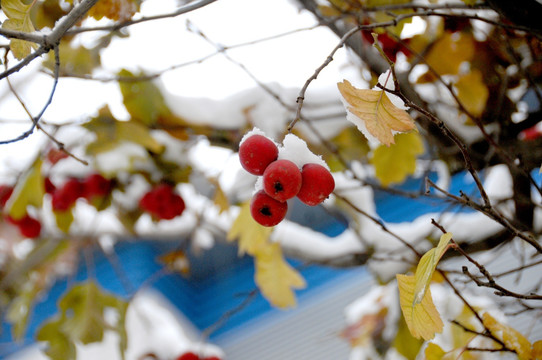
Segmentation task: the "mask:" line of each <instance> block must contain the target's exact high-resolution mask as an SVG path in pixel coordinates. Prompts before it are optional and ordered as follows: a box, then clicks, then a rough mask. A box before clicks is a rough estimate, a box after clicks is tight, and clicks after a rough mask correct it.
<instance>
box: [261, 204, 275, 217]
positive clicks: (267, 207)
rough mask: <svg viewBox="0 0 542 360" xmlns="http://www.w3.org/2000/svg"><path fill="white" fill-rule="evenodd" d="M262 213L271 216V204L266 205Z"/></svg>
mask: <svg viewBox="0 0 542 360" xmlns="http://www.w3.org/2000/svg"><path fill="white" fill-rule="evenodd" d="M260 214H262V215H264V216H271V215H272V214H271V209H269V206H264V207H262V208H261V209H260Z"/></svg>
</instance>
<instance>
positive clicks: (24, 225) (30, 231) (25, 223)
mask: <svg viewBox="0 0 542 360" xmlns="http://www.w3.org/2000/svg"><path fill="white" fill-rule="evenodd" d="M7 220H8V221H9V222H10V223H12V224H13V225H15V226H17V227H18V228H19V231H20V232H21V234H22V235H23V236H25V237H28V238H35V237H38V236H39V235H40V233H41V223H40V222H39V221H38V220H36V219H34V218H33V217H31V216H30V215H28V214H25V215H24V216H23V217H22V218H20V219H17V220H15V219H13V218H12V217H11V216H8V217H7Z"/></svg>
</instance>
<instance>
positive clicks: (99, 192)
mask: <svg viewBox="0 0 542 360" xmlns="http://www.w3.org/2000/svg"><path fill="white" fill-rule="evenodd" d="M110 191H111V181H110V180H108V179H106V178H104V177H103V176H102V175H101V174H92V175H90V176H89V177H87V178H86V179H85V181H84V182H83V197H84V198H85V199H87V200H89V199H91V198H93V197H94V196H98V197H99V196H105V195H107V194H109V192H110Z"/></svg>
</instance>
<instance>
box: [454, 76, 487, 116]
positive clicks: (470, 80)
mask: <svg viewBox="0 0 542 360" xmlns="http://www.w3.org/2000/svg"><path fill="white" fill-rule="evenodd" d="M455 88H456V89H457V97H458V99H459V101H461V104H463V106H464V107H465V109H466V110H467V111H468V112H469V113H470V114H471V115H473V116H480V115H482V113H483V112H484V110H485V108H486V103H487V99H488V98H489V90H488V89H487V86H486V84H485V83H484V79H483V78H482V73H481V72H480V70H478V69H472V70H471V71H470V72H469V73H468V74H466V75H463V76H461V77H460V78H459V80H458V81H457V83H456V84H455Z"/></svg>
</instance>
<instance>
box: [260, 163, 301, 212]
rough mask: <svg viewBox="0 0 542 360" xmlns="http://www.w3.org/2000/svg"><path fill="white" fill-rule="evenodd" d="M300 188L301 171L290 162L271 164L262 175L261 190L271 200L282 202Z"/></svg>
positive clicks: (291, 196)
mask: <svg viewBox="0 0 542 360" xmlns="http://www.w3.org/2000/svg"><path fill="white" fill-rule="evenodd" d="M300 188H301V171H299V168H298V167H297V165H296V164H294V163H293V162H291V161H290V160H277V161H274V162H272V163H271V164H270V165H269V166H268V167H267V168H266V169H265V171H264V173H263V189H264V191H265V192H266V194H267V195H269V196H271V197H272V198H273V199H275V200H278V201H281V202H284V201H286V200H288V199H291V198H293V197H294V196H296V194H297V193H298V192H299V189H300Z"/></svg>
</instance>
